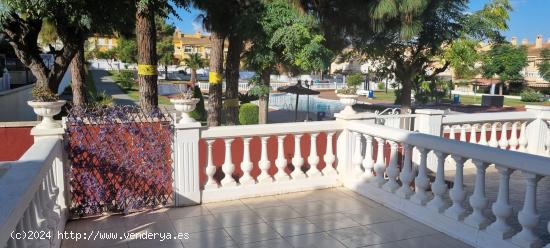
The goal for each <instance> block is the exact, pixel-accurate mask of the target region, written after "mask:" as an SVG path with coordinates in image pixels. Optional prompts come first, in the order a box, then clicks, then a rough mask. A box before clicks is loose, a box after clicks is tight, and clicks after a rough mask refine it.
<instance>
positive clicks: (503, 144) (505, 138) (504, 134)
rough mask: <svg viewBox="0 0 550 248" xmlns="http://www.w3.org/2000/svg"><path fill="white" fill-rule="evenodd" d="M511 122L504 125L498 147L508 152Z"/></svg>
mask: <svg viewBox="0 0 550 248" xmlns="http://www.w3.org/2000/svg"><path fill="white" fill-rule="evenodd" d="M509 124H510V123H509V122H505V123H503V124H502V128H501V131H500V139H499V141H498V146H499V147H500V149H502V150H506V149H507V148H508V125H509Z"/></svg>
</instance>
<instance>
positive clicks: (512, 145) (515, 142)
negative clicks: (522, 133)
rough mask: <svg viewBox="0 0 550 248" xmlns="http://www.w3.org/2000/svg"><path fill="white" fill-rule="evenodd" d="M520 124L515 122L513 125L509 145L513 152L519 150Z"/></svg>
mask: <svg viewBox="0 0 550 248" xmlns="http://www.w3.org/2000/svg"><path fill="white" fill-rule="evenodd" d="M518 123H519V122H514V123H513V124H512V132H511V133H510V141H509V142H508V143H510V150H511V151H516V150H517V147H518V144H519V142H518Z"/></svg>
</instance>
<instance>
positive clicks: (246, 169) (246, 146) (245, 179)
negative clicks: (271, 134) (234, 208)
mask: <svg viewBox="0 0 550 248" xmlns="http://www.w3.org/2000/svg"><path fill="white" fill-rule="evenodd" d="M251 139H252V138H243V161H242V162H241V169H242V170H243V176H242V177H241V178H240V179H239V183H240V184H241V185H247V184H254V183H256V181H255V180H254V178H253V177H252V176H251V175H250V172H251V171H252V168H253V166H254V164H252V161H250V140H251Z"/></svg>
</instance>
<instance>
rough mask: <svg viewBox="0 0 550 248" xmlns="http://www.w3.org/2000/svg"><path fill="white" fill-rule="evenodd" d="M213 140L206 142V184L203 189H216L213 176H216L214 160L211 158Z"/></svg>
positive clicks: (216, 185)
mask: <svg viewBox="0 0 550 248" xmlns="http://www.w3.org/2000/svg"><path fill="white" fill-rule="evenodd" d="M213 143H214V140H207V141H206V145H207V148H206V149H207V155H206V161H207V162H206V184H205V185H204V188H205V189H212V188H217V187H218V183H217V182H216V181H215V180H214V174H216V166H214V158H213V157H212V145H213Z"/></svg>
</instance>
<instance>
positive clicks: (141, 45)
mask: <svg viewBox="0 0 550 248" xmlns="http://www.w3.org/2000/svg"><path fill="white" fill-rule="evenodd" d="M138 9H139V10H138V11H137V12H136V36H137V45H138V83H139V103H140V105H141V107H142V108H143V109H144V110H148V111H151V110H153V109H155V108H157V107H158V92H157V91H158V89H157V32H156V30H155V14H154V10H153V9H152V6H150V5H147V6H144V7H142V8H139V7H138Z"/></svg>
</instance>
